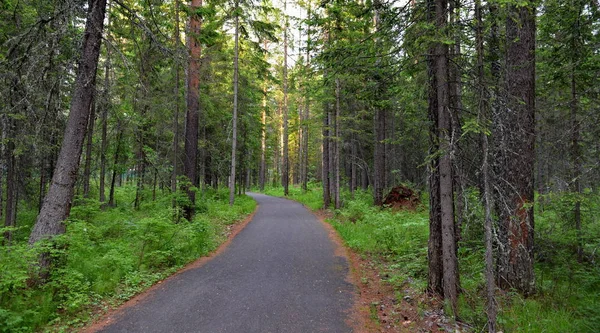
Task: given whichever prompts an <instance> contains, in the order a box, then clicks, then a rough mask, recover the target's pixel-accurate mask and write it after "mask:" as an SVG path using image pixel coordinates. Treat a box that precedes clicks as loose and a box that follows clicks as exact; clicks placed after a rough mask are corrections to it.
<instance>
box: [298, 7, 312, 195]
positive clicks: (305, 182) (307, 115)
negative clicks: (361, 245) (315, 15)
mask: <svg viewBox="0 0 600 333" xmlns="http://www.w3.org/2000/svg"><path fill="white" fill-rule="evenodd" d="M310 15H311V2H310V1H309V2H308V10H307V13H306V17H307V19H310ZM310 37H311V36H310V27H307V30H306V65H305V66H304V71H305V77H306V78H308V71H309V70H310V43H311V41H310ZM309 119H310V91H309V87H308V80H306V81H305V82H304V121H303V122H302V128H303V129H302V134H303V136H302V146H303V147H304V150H303V152H304V155H302V157H301V158H302V165H303V166H304V167H303V169H302V176H301V178H302V179H300V182H301V183H302V191H303V192H306V191H307V190H308V120H309Z"/></svg>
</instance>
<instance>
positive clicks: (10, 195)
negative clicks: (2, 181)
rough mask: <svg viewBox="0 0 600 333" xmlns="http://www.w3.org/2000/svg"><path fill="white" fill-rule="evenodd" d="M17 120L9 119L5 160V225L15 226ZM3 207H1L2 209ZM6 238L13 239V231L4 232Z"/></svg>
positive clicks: (8, 242) (7, 240)
mask: <svg viewBox="0 0 600 333" xmlns="http://www.w3.org/2000/svg"><path fill="white" fill-rule="evenodd" d="M14 123H15V120H13V119H9V120H8V126H7V127H8V128H7V129H8V137H9V139H8V143H7V144H6V150H5V160H6V210H5V212H4V226H5V227H15V226H16V225H17V219H16V210H17V170H16V169H17V160H16V158H15V154H14V152H15V142H14V140H16V136H15V128H14V126H15V125H14ZM1 209H2V207H0V210H1ZM4 238H5V240H6V243H7V244H10V243H11V241H12V231H7V232H5V233H4Z"/></svg>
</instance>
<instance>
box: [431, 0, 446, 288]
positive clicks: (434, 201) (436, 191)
mask: <svg viewBox="0 0 600 333" xmlns="http://www.w3.org/2000/svg"><path fill="white" fill-rule="evenodd" d="M433 4H434V0H428V6H429V7H430V9H429V10H428V13H430V12H431V11H432V9H431V7H432V6H433ZM433 51H434V50H433V49H432V50H431V52H430V54H434V52H433ZM427 70H428V77H429V92H428V94H429V96H428V101H429V102H428V113H429V121H430V123H431V124H430V130H429V140H430V148H429V155H430V156H432V158H431V162H430V163H429V166H428V168H429V241H428V246H427V258H428V261H429V269H428V272H429V274H428V281H427V290H428V291H429V292H430V293H432V294H436V295H443V294H444V287H443V284H442V280H443V276H444V270H443V265H442V222H441V209H440V176H439V174H440V172H439V161H440V159H439V157H438V151H439V140H438V138H439V134H438V133H439V130H438V114H437V104H438V101H437V89H438V86H437V80H436V77H435V75H434V73H435V66H434V57H433V56H428V57H427Z"/></svg>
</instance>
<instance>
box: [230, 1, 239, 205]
mask: <svg viewBox="0 0 600 333" xmlns="http://www.w3.org/2000/svg"><path fill="white" fill-rule="evenodd" d="M237 10H238V2H237V1H236V3H235V12H236V16H235V45H234V55H233V130H232V131H231V132H232V133H231V174H230V175H229V205H230V206H233V203H234V201H235V175H236V173H235V155H236V150H237V120H238V119H237V118H238V77H239V73H238V70H239V69H238V57H239V45H238V43H239V33H240V31H239V29H240V18H239V14H238V13H237Z"/></svg>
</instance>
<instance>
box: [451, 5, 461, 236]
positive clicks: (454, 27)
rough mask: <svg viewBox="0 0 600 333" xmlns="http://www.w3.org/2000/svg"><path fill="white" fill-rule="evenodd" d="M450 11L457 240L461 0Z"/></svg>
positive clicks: (459, 220) (459, 214)
mask: <svg viewBox="0 0 600 333" xmlns="http://www.w3.org/2000/svg"><path fill="white" fill-rule="evenodd" d="M449 11H450V29H451V31H452V38H453V39H454V45H452V47H451V48H450V50H449V51H450V52H449V55H448V58H449V71H448V73H449V88H450V110H451V111H452V112H451V113H450V120H451V128H452V134H451V137H450V139H451V144H452V151H453V152H454V153H453V154H452V156H451V157H452V166H453V168H454V174H453V182H454V192H455V196H454V201H455V208H456V227H455V233H456V240H457V242H458V241H460V238H461V229H462V225H463V217H464V215H465V214H464V202H463V200H464V188H463V186H464V184H463V167H462V160H463V159H462V158H461V156H460V152H461V149H460V147H459V143H460V142H459V138H461V137H462V126H461V113H462V109H463V105H462V73H461V68H460V64H459V60H460V59H459V57H460V55H461V39H460V37H461V34H460V32H461V31H460V30H459V29H460V0H449Z"/></svg>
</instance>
